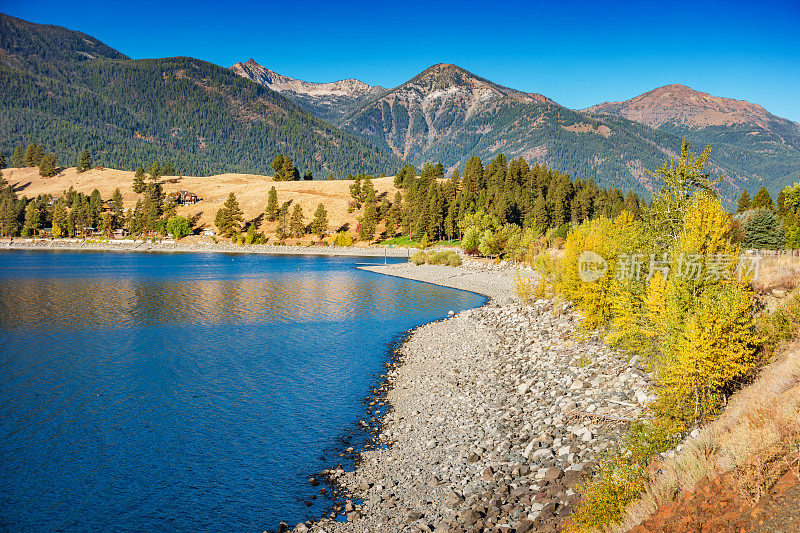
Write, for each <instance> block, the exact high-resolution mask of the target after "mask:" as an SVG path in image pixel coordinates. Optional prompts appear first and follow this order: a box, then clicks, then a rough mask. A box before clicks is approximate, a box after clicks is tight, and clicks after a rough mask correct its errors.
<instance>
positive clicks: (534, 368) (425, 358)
mask: <svg viewBox="0 0 800 533" xmlns="http://www.w3.org/2000/svg"><path fill="white" fill-rule="evenodd" d="M363 268H365V269H367V270H370V271H373V272H379V273H383V274H388V275H396V276H400V277H404V278H410V279H416V280H420V281H426V282H430V283H437V284H440V285H445V286H449V287H454V288H458V289H465V290H471V291H474V292H478V293H481V294H484V295H486V296H488V297H489V298H490V301H489V302H488V303H487V304H486V305H485V306H483V307H481V308H478V309H472V310H468V311H464V312H461V313H458V314H455V315H453V316H451V317H450V318H448V319H446V320H442V321H438V322H434V323H431V324H427V325H424V326H422V327H420V328H417V329H416V330H414V331H413V332H411V334H410V335H409V337H408V339H407V341H406V342H405V343H404V344H403V345H402V347H400V348H399V351H398V353H397V354H396V364H395V365H393V366H391V367H390V368H389V370H388V371H387V373H386V376H385V381H384V383H383V384H382V385H381V386H380V387H379V390H378V391H377V392H378V393H377V394H376V396H375V399H374V400H373V401H372V402H371V405H370V407H369V412H368V413H367V415H366V419H367V420H369V419H370V417H374V418H375V419H376V420H377V421H378V423H377V424H376V425H375V433H376V437H375V443H374V446H369V447H367V449H365V450H363V451H361V452H360V457H359V459H358V461H357V466H356V469H355V471H347V472H346V471H343V470H342V469H340V468H334V469H331V470H329V471H327V472H325V474H326V475H327V476H328V478H329V479H330V480H333V482H335V483H336V484H337V485H338V486H339V487H340V488H341V489H343V491H344V492H345V493H346V494H348V495H349V496H350V499H349V500H347V501H344V502H343V503H342V504H341V505H337V506H336V508H335V510H334V511H335V512H334V513H332V514H333V515H337V514H338V516H339V517H340V519H341V517H342V515H344V516H346V521H345V522H342V521H334V520H333V519H332V518H325V519H323V520H321V521H317V522H314V523H306V524H298V525H297V526H295V527H294V528H293V530H294V531H300V532H302V531H317V532H322V531H325V532H373V531H387V532H388V531H437V532H439V531H504V532H513V531H516V532H526V531H554V530H556V529H557V528H558V527H559V526H560V525H561V523H562V522H563V520H564V519H565V517H566V516H567V515H568V514H569V512H570V511H571V509H572V506H573V505H574V503H575V502H576V499H577V495H576V494H575V491H574V489H575V487H576V485H577V484H578V483H579V482H580V481H581V479H582V478H583V477H585V476H587V475H589V474H590V473H591V472H592V471H593V469H594V467H595V464H596V463H595V461H596V460H597V459H598V458H599V456H600V455H601V454H602V453H603V452H604V451H605V450H606V449H608V448H609V446H611V444H612V443H613V442H614V441H615V440H616V439H618V438H619V435H620V431H621V430H622V428H623V426H624V425H625V424H626V423H627V422H628V421H629V420H633V419H636V418H638V417H639V416H641V414H642V407H643V405H644V404H645V403H646V402H647V401H648V397H647V390H648V381H649V379H648V375H647V374H646V373H645V372H644V371H642V369H641V368H639V367H638V366H637V365H636V361H632V362H629V361H628V360H627V359H626V358H624V357H622V356H620V355H619V354H617V353H616V352H615V351H613V350H610V349H609V348H608V347H606V346H605V345H604V344H603V343H602V342H601V341H600V340H599V339H598V338H597V337H596V336H592V335H587V334H581V333H579V332H578V331H577V329H576V326H577V321H578V317H577V316H576V315H575V314H574V313H571V312H569V311H562V312H560V313H556V312H554V310H553V308H552V303H551V302H549V301H545V300H541V301H537V302H535V303H533V304H531V305H523V304H521V303H519V302H518V301H516V300H515V299H514V297H513V291H512V277H513V272H514V270H513V268H511V267H510V266H506V267H496V266H486V265H481V264H479V263H477V262H473V261H469V260H468V261H467V262H466V263H465V265H464V266H463V267H459V268H451V267H445V266H432V265H422V266H414V265H412V264H399V265H388V266H383V265H381V266H376V267H363ZM531 275H532V274H531Z"/></svg>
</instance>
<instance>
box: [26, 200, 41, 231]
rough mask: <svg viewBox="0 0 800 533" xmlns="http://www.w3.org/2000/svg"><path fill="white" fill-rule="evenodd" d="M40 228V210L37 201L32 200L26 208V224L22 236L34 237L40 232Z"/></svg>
mask: <svg viewBox="0 0 800 533" xmlns="http://www.w3.org/2000/svg"><path fill="white" fill-rule="evenodd" d="M39 228H41V225H40V224H39V210H38V209H37V207H36V201H34V200H32V201H30V202H29V203H28V205H27V207H26V208H25V224H24V225H23V227H22V236H23V237H34V236H36V234H37V233H38V232H39Z"/></svg>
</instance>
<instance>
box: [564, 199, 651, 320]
mask: <svg viewBox="0 0 800 533" xmlns="http://www.w3.org/2000/svg"><path fill="white" fill-rule="evenodd" d="M637 232H638V228H637V225H636V224H635V223H634V221H633V216H632V215H631V214H630V213H628V212H627V211H623V212H622V213H621V214H620V215H619V216H618V217H617V218H616V219H614V220H611V219H608V218H598V219H595V220H591V221H587V222H584V223H583V224H581V225H580V226H578V227H577V228H573V229H572V230H571V231H570V232H569V234H567V239H566V242H565V243H564V256H563V257H562V260H561V266H560V269H559V274H558V278H557V281H556V290H557V291H558V292H559V293H560V294H561V295H563V296H564V297H566V298H567V299H569V300H572V301H573V302H574V303H575V305H576V306H577V307H578V309H580V310H581V311H582V312H583V315H584V322H583V325H584V327H586V328H598V327H603V326H606V325H608V323H609V322H610V320H611V317H612V300H613V298H614V291H615V284H616V280H615V276H616V272H617V258H618V256H619V254H620V253H623V252H624V251H626V250H627V249H628V248H629V247H630V245H631V244H632V243H633V242H634V240H635V238H636V235H637ZM584 252H594V253H596V254H597V255H599V256H600V257H602V258H603V259H605V261H606V262H607V263H608V270H607V271H606V272H605V274H603V275H602V276H601V277H600V278H599V279H597V280H594V281H588V282H587V281H583V280H581V277H580V270H579V268H580V265H579V263H580V257H581V254H583V253H584Z"/></svg>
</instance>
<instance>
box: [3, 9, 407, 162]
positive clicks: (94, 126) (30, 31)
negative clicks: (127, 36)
mask: <svg viewBox="0 0 800 533" xmlns="http://www.w3.org/2000/svg"><path fill="white" fill-rule="evenodd" d="M0 86H1V87H3V90H2V91H0V129H1V130H2V131H3V132H5V134H4V135H3V136H2V138H0V150H2V152H4V153H6V154H10V153H11V151H13V148H14V146H15V145H18V144H27V143H31V142H38V143H41V144H44V145H45V147H46V149H47V150H52V151H55V152H56V154H57V155H58V156H59V163H60V164H62V165H67V164H70V165H71V164H74V161H75V159H76V158H77V155H78V154H79V153H80V152H81V151H82V150H83V149H84V148H89V150H90V151H91V152H92V154H93V155H94V159H95V163H96V164H99V165H107V166H112V167H115V168H120V167H122V168H131V169H132V168H134V167H135V166H137V165H139V164H145V165H146V164H149V162H151V161H153V160H156V159H158V160H160V161H162V162H170V163H171V164H172V165H173V166H174V167H175V168H176V169H177V170H178V171H179V172H183V173H189V174H195V175H208V174H214V173H219V172H237V173H258V174H265V173H271V172H272V171H271V169H270V166H269V165H270V162H271V161H272V159H273V158H274V157H275V155H277V154H278V153H279V152H282V153H284V154H286V155H288V156H289V157H291V158H292V160H293V161H294V163H295V165H296V166H298V167H299V168H300V169H301V172H302V171H304V170H305V169H310V170H312V171H313V172H314V173H315V174H316V175H318V176H319V175H325V174H327V173H333V174H335V175H337V176H342V175H345V174H347V173H349V172H372V173H379V172H387V173H391V172H392V171H394V170H395V169H396V168H398V166H399V164H400V161H399V160H398V159H397V158H396V157H394V156H393V155H391V154H389V153H386V152H384V151H382V150H379V149H377V148H376V147H375V146H373V145H371V144H369V143H368V142H365V141H364V140H362V139H359V138H357V137H354V136H352V135H349V134H346V133H344V132H342V131H341V130H339V129H337V128H336V127H334V126H332V125H330V124H328V123H327V122H325V121H324V120H322V119H320V118H318V117H317V116H315V115H313V114H311V113H309V112H307V111H306V110H304V109H301V108H300V107H298V106H297V105H295V104H294V103H293V102H291V101H290V100H288V99H286V98H285V97H283V96H282V95H280V94H279V93H277V92H275V91H273V90H271V89H269V88H268V87H264V86H262V85H259V84H257V83H253V82H252V81H250V80H246V79H244V78H242V77H241V76H238V75H237V74H235V73H234V72H232V71H231V70H229V69H226V68H223V67H220V66H217V65H213V64H211V63H207V62H205V61H200V60H197V59H192V58H188V57H177V58H163V59H143V60H130V59H128V58H127V57H126V56H125V55H123V54H122V53H120V52H118V51H116V50H114V49H112V48H110V47H108V46H106V45H105V44H103V43H101V42H100V41H98V40H97V39H94V38H92V37H90V36H88V35H85V34H83V33H79V32H74V31H71V30H68V29H65V28H60V27H56V26H46V25H40V24H33V23H30V22H26V21H22V20H20V19H16V18H14V17H10V16H8V15H4V14H0Z"/></svg>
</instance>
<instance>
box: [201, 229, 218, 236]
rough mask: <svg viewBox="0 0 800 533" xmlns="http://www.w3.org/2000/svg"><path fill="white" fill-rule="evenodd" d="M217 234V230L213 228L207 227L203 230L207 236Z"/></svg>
mask: <svg viewBox="0 0 800 533" xmlns="http://www.w3.org/2000/svg"><path fill="white" fill-rule="evenodd" d="M216 234H217V232H216V231H214V230H213V229H211V228H206V229H204V230H203V235H204V236H206V237H213V236H214V235H216Z"/></svg>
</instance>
